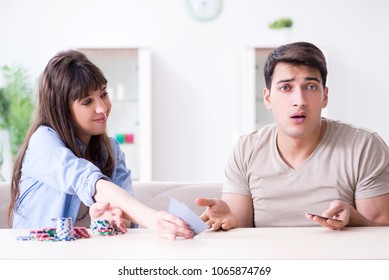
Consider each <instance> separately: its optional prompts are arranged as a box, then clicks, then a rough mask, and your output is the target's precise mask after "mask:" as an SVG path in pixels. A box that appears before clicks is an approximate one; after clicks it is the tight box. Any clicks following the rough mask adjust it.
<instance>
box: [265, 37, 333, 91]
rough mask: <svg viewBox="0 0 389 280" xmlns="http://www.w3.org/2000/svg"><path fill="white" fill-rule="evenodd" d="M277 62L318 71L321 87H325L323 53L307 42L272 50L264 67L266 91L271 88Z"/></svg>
mask: <svg viewBox="0 0 389 280" xmlns="http://www.w3.org/2000/svg"><path fill="white" fill-rule="evenodd" d="M279 62H285V63H288V64H292V65H294V66H300V65H303V66H308V67H312V68H316V69H318V70H319V71H320V75H321V78H322V80H323V87H325V86H326V82H327V63H326V59H325V57H324V54H323V52H322V51H321V50H320V49H319V48H318V47H316V46H315V45H313V44H311V43H308V42H296V43H291V44H286V45H282V46H280V47H278V48H276V49H274V50H273V51H272V52H271V53H270V54H269V56H268V58H267V60H266V63H265V66H264V75H265V82H266V87H267V88H268V89H270V88H271V81H272V78H273V73H274V68H275V67H276V65H277V63H279Z"/></svg>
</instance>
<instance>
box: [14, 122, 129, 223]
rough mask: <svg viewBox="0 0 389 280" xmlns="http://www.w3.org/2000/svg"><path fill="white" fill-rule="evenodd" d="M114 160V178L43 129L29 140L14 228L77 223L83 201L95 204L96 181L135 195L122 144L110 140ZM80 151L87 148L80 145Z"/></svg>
mask: <svg viewBox="0 0 389 280" xmlns="http://www.w3.org/2000/svg"><path fill="white" fill-rule="evenodd" d="M110 142H111V145H112V148H113V153H114V157H115V167H114V170H113V173H112V176H111V178H108V177H107V176H105V175H104V174H103V173H102V172H101V171H100V169H99V168H98V167H97V166H96V165H94V164H93V163H92V162H90V161H88V160H86V159H83V158H79V157H77V156H75V155H74V154H73V152H72V151H71V150H70V149H68V148H66V147H65V145H64V143H63V141H62V140H61V139H60V138H59V136H58V134H57V133H56V132H55V131H54V130H53V129H51V128H49V127H47V126H41V127H39V128H38V129H37V131H36V132H35V133H34V134H33V135H32V137H31V138H30V142H29V144H28V148H27V150H26V153H25V156H24V159H23V165H22V175H21V179H20V184H19V187H20V196H19V199H18V200H17V202H16V206H18V209H17V211H16V212H15V211H14V217H13V228H30V229H31V228H42V227H52V226H53V221H52V219H56V218H60V217H72V220H73V223H74V222H75V221H76V217H77V214H78V210H79V208H80V205H81V201H82V202H83V203H84V204H85V205H86V206H91V205H92V204H93V203H95V201H94V199H93V196H94V194H95V184H96V182H97V180H99V179H104V180H109V181H111V182H113V183H115V184H116V185H118V186H119V187H121V188H123V189H124V190H126V191H127V192H128V193H129V194H131V195H133V190H132V183H131V171H130V170H129V169H128V168H127V167H126V164H125V154H124V152H123V151H122V150H121V149H120V147H119V143H118V142H117V141H116V140H115V139H114V138H110ZM79 144H80V148H81V149H84V150H85V148H86V147H85V145H84V144H83V143H82V142H81V141H80V142H79Z"/></svg>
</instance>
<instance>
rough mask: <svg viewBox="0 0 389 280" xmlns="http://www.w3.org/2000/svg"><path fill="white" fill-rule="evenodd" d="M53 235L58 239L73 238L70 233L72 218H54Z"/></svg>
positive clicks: (67, 239) (66, 239)
mask: <svg viewBox="0 0 389 280" xmlns="http://www.w3.org/2000/svg"><path fill="white" fill-rule="evenodd" d="M55 236H56V238H57V239H58V240H61V241H63V240H65V241H71V240H75V238H74V236H73V235H72V218H71V217H68V218H58V219H56V230H55Z"/></svg>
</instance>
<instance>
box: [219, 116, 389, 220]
mask: <svg viewBox="0 0 389 280" xmlns="http://www.w3.org/2000/svg"><path fill="white" fill-rule="evenodd" d="M325 120H326V122H327V128H326V131H325V133H324V136H323V138H322V140H321V142H320V144H319V145H318V146H317V148H316V149H315V151H314V152H313V153H312V155H311V156H310V157H309V158H308V159H307V160H306V161H305V162H304V163H303V164H302V165H301V166H300V167H299V168H297V169H292V168H291V167H289V166H288V165H287V164H286V163H285V162H284V161H283V160H282V158H281V156H280V154H279V152H278V150H277V146H276V135H277V131H276V127H275V125H274V124H272V125H268V126H265V127H264V128H262V129H260V130H258V131H254V132H253V133H251V134H248V135H243V136H241V137H240V139H239V141H238V143H237V145H236V146H235V149H234V151H233V154H232V156H231V157H230V159H229V161H228V164H227V167H226V171H225V173H226V181H225V183H224V187H223V193H235V194H242V195H247V196H251V197H252V199H253V209H254V223H255V226H256V227H277V226H280V227H281V226H282V227H288V226H313V225H316V224H315V223H312V221H309V220H307V219H306V218H305V216H304V214H305V213H308V212H309V213H315V214H321V213H322V212H323V211H324V210H326V209H327V208H328V206H329V204H330V202H331V201H333V200H336V199H340V200H343V201H346V202H348V203H350V204H351V205H353V206H355V204H354V200H355V199H356V200H358V199H364V198H371V197H375V196H379V195H383V194H386V193H389V148H388V146H387V145H386V144H385V142H384V141H383V140H382V139H381V138H380V136H379V135H377V133H375V132H372V131H369V130H367V129H362V128H357V127H355V126H353V125H351V124H345V123H342V122H339V121H334V120H329V119H325Z"/></svg>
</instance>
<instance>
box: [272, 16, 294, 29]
mask: <svg viewBox="0 0 389 280" xmlns="http://www.w3.org/2000/svg"><path fill="white" fill-rule="evenodd" d="M292 26H293V21H292V19H291V18H288V17H283V18H279V19H276V20H274V21H273V22H271V23H269V28H270V29H282V28H291V27H292Z"/></svg>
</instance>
